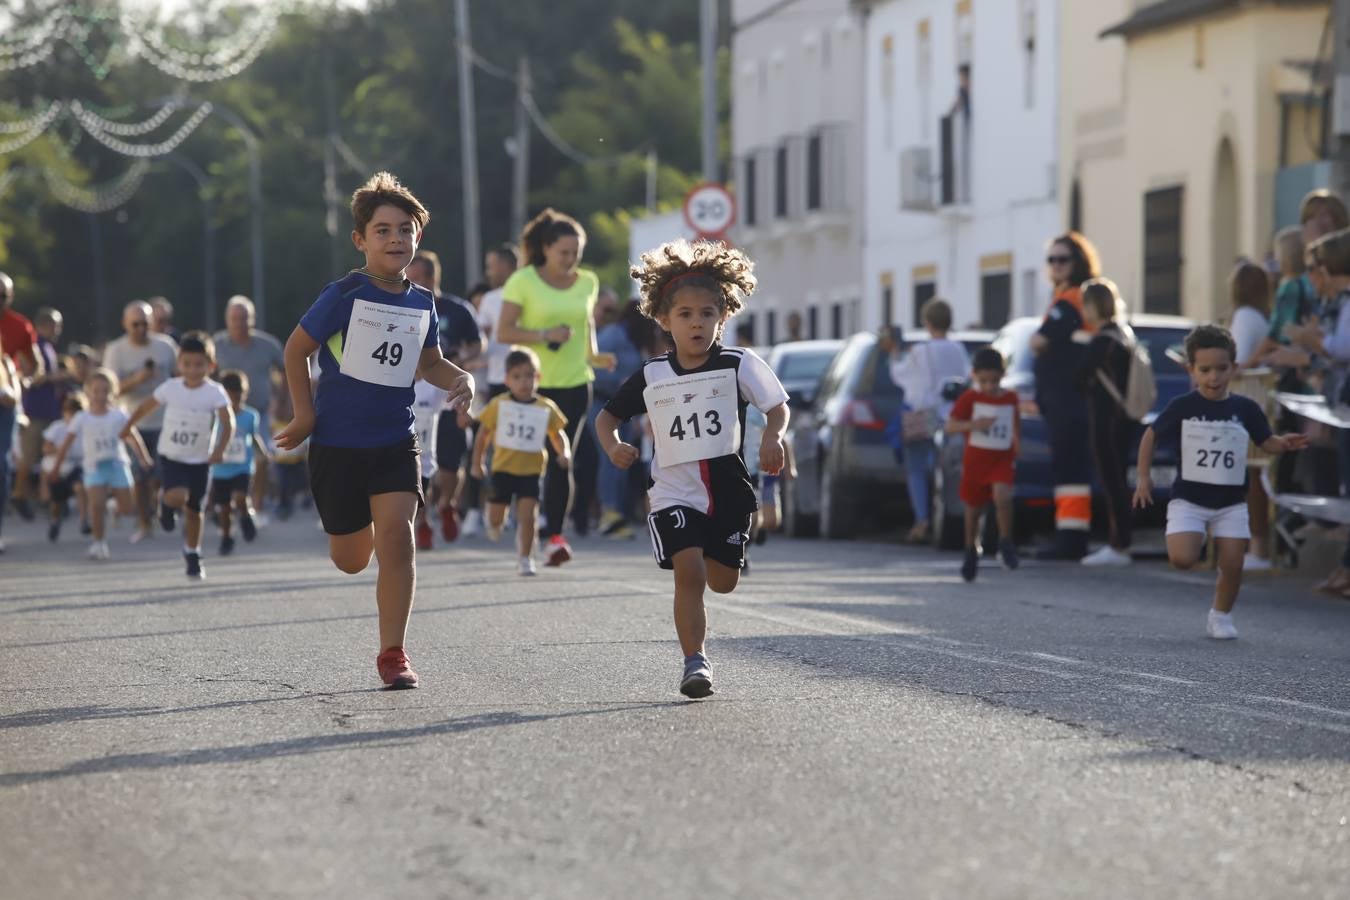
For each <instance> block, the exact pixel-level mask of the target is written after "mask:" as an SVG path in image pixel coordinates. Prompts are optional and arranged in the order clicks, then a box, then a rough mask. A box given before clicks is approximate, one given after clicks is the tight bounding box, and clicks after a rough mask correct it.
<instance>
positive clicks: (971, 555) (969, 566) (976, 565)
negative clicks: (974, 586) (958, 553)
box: [961, 502, 984, 581]
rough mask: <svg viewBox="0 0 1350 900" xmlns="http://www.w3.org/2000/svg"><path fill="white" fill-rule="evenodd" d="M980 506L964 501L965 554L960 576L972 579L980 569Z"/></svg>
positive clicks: (981, 511)
mask: <svg viewBox="0 0 1350 900" xmlns="http://www.w3.org/2000/svg"><path fill="white" fill-rule="evenodd" d="M983 512H984V509H983V507H982V506H976V505H975V504H973V503H969V502H967V503H966V554H965V557H964V558H963V559H962V560H961V577H962V578H964V579H965V580H966V581H974V580H975V575H976V574H977V573H978V572H979V570H980V516H981V514H982V513H983Z"/></svg>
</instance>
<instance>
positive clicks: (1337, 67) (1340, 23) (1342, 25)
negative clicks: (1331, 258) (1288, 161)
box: [1331, 0, 1350, 197]
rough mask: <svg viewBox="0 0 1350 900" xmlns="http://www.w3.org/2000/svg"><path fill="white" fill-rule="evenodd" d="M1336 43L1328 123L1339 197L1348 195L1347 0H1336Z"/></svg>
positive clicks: (1349, 47) (1349, 44)
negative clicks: (1332, 139)
mask: <svg viewBox="0 0 1350 900" xmlns="http://www.w3.org/2000/svg"><path fill="white" fill-rule="evenodd" d="M1333 15H1335V17H1336V22H1335V25H1336V32H1335V34H1336V46H1335V49H1334V51H1333V53H1332V66H1333V69H1334V75H1335V77H1334V79H1333V81H1332V88H1331V103H1332V106H1331V110H1332V112H1331V127H1332V133H1333V134H1335V136H1336V149H1335V154H1336V156H1335V159H1336V165H1335V167H1334V168H1335V172H1334V174H1333V176H1332V181H1333V183H1334V184H1335V186H1336V187H1337V188H1338V189H1339V190H1340V193H1341V196H1342V197H1350V0H1336V3H1335V10H1334V12H1333Z"/></svg>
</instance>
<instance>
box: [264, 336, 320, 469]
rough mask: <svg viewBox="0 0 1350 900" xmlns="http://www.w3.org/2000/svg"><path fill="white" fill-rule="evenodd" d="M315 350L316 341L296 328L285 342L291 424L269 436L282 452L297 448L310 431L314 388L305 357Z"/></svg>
mask: <svg viewBox="0 0 1350 900" xmlns="http://www.w3.org/2000/svg"><path fill="white" fill-rule="evenodd" d="M318 349H319V342H318V341H316V340H314V338H312V337H310V336H309V332H308V331H305V329H303V328H301V327H300V326H299V325H297V326H295V330H294V331H292V332H291V336H290V337H289V338H287V340H286V349H285V351H284V353H283V359H285V361H286V387H287V388H289V390H290V395H291V412H292V414H291V421H290V422H289V423H287V425H286V427H285V428H283V429H281V431H279V432H278V433H277V434H276V435H275V436H274V437H273V440H274V441H276V445H277V447H279V448H280V449H282V450H294V449H295V448H296V447H299V446H300V445H301V444H303V443H304V442H305V438H307V437H309V435H310V432H312V431H313V430H314V387H313V385H312V384H311V382H310V379H309V358H310V357H311V356H313V355H314V351H316V350H318Z"/></svg>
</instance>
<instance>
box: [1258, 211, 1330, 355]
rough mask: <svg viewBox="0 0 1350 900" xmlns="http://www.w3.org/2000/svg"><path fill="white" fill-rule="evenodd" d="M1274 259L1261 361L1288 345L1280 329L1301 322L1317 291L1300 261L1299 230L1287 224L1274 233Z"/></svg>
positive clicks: (1313, 306)
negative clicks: (1276, 273)
mask: <svg viewBox="0 0 1350 900" xmlns="http://www.w3.org/2000/svg"><path fill="white" fill-rule="evenodd" d="M1274 249H1275V260H1276V262H1277V263H1278V264H1279V267H1280V282H1279V285H1278V286H1277V287H1276V290H1275V306H1274V309H1273V310H1272V311H1271V315H1270V330H1269V331H1268V332H1267V333H1266V339H1265V341H1263V342H1262V344H1261V349H1260V352H1259V354H1258V356H1259V358H1260V360H1261V361H1262V362H1264V361H1266V359H1267V358H1268V357H1269V355H1270V353H1271V352H1272V351H1274V350H1275V349H1276V348H1278V347H1280V346H1281V345H1284V344H1288V343H1289V338H1288V337H1287V336H1286V335H1285V333H1284V329H1285V326H1288V325H1302V324H1303V323H1304V322H1306V321H1307V320H1308V318H1309V317H1310V316H1312V315H1313V313H1314V312H1316V311H1317V293H1316V292H1315V291H1314V290H1313V286H1312V282H1311V281H1309V280H1308V276H1307V267H1306V266H1305V265H1304V262H1303V254H1304V249H1305V248H1304V244H1303V229H1302V228H1300V227H1299V226H1297V225H1290V226H1289V227H1288V228H1285V229H1282V230H1281V231H1280V232H1279V233H1278V234H1276V235H1275V248H1274Z"/></svg>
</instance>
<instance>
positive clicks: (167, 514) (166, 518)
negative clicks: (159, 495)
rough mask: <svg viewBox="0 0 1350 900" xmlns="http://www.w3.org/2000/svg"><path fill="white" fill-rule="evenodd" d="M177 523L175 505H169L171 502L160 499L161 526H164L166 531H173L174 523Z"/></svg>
mask: <svg viewBox="0 0 1350 900" xmlns="http://www.w3.org/2000/svg"><path fill="white" fill-rule="evenodd" d="M176 524H177V516H176V515H175V513H174V510H173V507H171V506H169V504H167V503H165V502H164V501H163V500H162V499H161V500H160V501H159V527H160V528H163V529H164V530H165V531H173V528H174V525H176Z"/></svg>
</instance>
